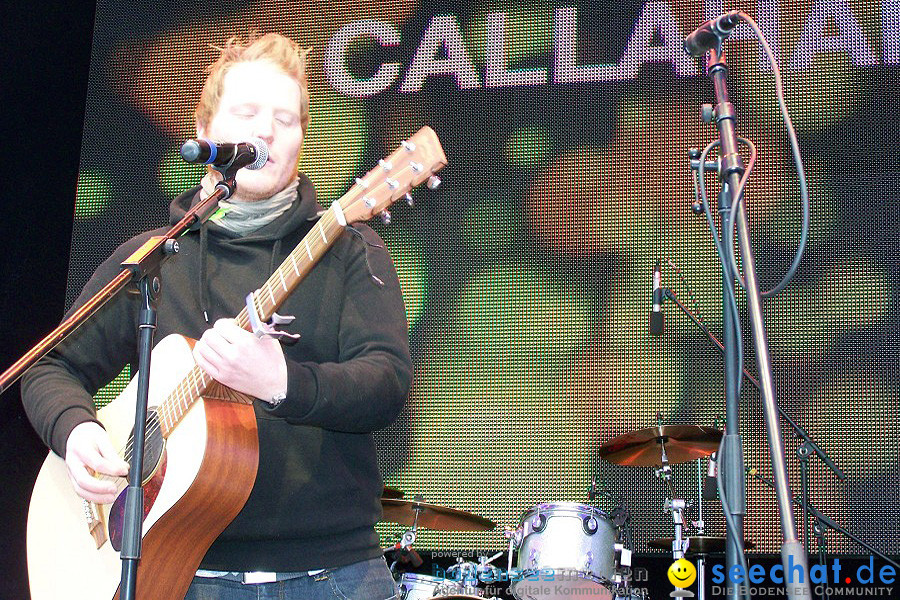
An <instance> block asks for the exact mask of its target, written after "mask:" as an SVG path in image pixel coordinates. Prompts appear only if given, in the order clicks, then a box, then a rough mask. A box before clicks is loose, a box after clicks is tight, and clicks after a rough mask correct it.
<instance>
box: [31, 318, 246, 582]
mask: <svg viewBox="0 0 900 600" xmlns="http://www.w3.org/2000/svg"><path fill="white" fill-rule="evenodd" d="M191 346H192V341H191V340H189V339H187V338H184V337H182V336H179V335H170V336H167V337H166V338H164V339H163V340H161V341H160V342H159V344H157V346H156V347H155V348H154V350H153V359H152V362H151V364H152V366H151V371H150V407H151V408H152V407H155V406H159V405H160V404H161V403H162V402H163V401H164V400H165V399H166V398H167V397H168V395H169V393H170V392H171V391H172V390H173V389H174V388H175V387H176V385H178V384H179V382H181V380H182V379H184V377H185V375H186V374H187V373H188V372H189V371H190V370H191V368H192V367H193V366H194V361H193V358H192V357H191ZM219 388H221V389H222V391H225V392H228V393H224V394H215V393H213V394H210V393H207V394H205V396H204V397H202V398H199V399H197V400H195V401H194V402H193V404H192V406H190V408H189V409H188V410H187V411H186V413H185V414H184V416H183V418H182V419H181V421H180V422H179V423H178V424H177V426H175V428H174V429H172V430H171V431H170V432H169V434H168V436H167V437H166V440H165V445H164V454H163V460H162V461H161V463H160V467H159V468H158V469H157V470H156V472H155V473H154V475H153V477H152V481H147V482H145V485H144V488H145V500H146V505H147V506H145V511H146V514H145V518H144V521H143V537H142V549H141V561H140V563H139V566H138V569H137V587H136V596H137V598H138V600H182V599H183V598H184V595H185V593H186V592H187V588H188V587H189V586H190V583H191V579H192V578H193V575H194V572H195V571H196V570H197V567H198V566H199V564H200V561H201V560H202V559H203V556H204V555H205V554H206V551H207V549H208V548H209V546H210V545H211V544H212V542H213V541H214V540H215V539H216V538H217V537H218V535H219V534H220V533H221V532H222V531H223V530H224V529H225V527H226V526H227V525H228V524H229V523H230V522H231V521H232V519H234V517H235V516H236V515H237V514H238V512H240V510H241V508H242V507H243V506H244V503H245V502H246V501H247V498H248V497H249V495H250V490H251V488H252V487H253V483H254V481H255V479H256V470H257V465H258V461H259V443H258V439H257V431H256V417H255V415H254V412H253V406H252V400H251V399H249V398H247V397H246V396H241V395H239V394H237V393H236V392H233V391H231V390H227V388H223V387H222V386H219ZM136 392H137V378H134V379H133V380H132V381H131V382H130V383H129V384H128V387H126V388H125V390H124V391H123V392H122V394H121V395H120V396H119V397H118V398H116V399H115V400H114V401H113V402H111V403H110V404H109V405H107V406H105V407H103V408H102V409H100V410H99V411H98V413H97V414H98V418H99V420H100V421H101V423H103V426H104V427H105V428H106V430H107V432H109V435H110V437H111V438H112V442H113V445H114V447H116V448H124V447H125V446H126V443H127V442H128V439H129V436H130V435H131V430H132V427H133V425H134V410H135V408H134V407H135V398H136ZM211 396H221V397H218V398H213V397H211ZM226 398H227V399H226ZM236 399H238V400H237V401H236ZM126 483H127V482H125V481H124V480H122V484H121V485H120V487H121V488H122V489H123V492H122V494H123V496H124V486H125V484H126ZM154 496H155V497H154ZM151 501H152V504H151ZM111 506H112V505H95V504H93V503H87V502H86V501H84V500H82V498H81V497H80V496H78V495H77V494H75V492H74V490H73V488H72V484H71V483H70V481H69V477H68V474H67V472H66V465H65V462H64V461H63V459H62V458H60V457H59V456H57V455H56V454H54V453H53V452H51V453H50V455H49V456H48V457H47V459H46V460H45V461H44V465H43V466H42V468H41V471H40V473H39V475H38V478H37V481H36V482H35V486H34V491H33V492H32V497H31V504H30V507H29V512H28V540H27V557H28V575H29V583H30V586H31V597H32V599H33V600H51V599H52V600H56V599H59V598H67V599H71V600H107V599H113V598H118V588H119V580H120V577H121V571H122V563H121V559H120V557H119V552H118V551H117V550H116V549H115V548H113V543H112V540H111V539H110V530H115V529H117V528H118V529H121V522H120V517H119V516H118V514H117V513H115V512H114V513H113V514H112V516H111V514H110V507H111ZM91 509H93V510H95V511H96V512H95V513H94V518H95V525H96V526H97V527H96V529H95V531H94V534H93V535H92V532H91V530H90V526H89V522H90V520H91V519H90V518H89V516H88V513H86V511H89V510H91ZM116 545H118V544H116Z"/></svg>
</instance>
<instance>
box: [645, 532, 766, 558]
mask: <svg viewBox="0 0 900 600" xmlns="http://www.w3.org/2000/svg"><path fill="white" fill-rule="evenodd" d="M688 539H689V540H690V541H691V542H690V544H688V551H687V553H688V554H721V553H723V552H725V538H723V537H716V536H712V535H694V536H690V537H688ZM674 541H675V538H670V537H669V538H657V539H655V540H650V541H649V542H647V545H648V546H650V547H651V548H661V549H663V550H671V549H672V542H674ZM754 548H756V544H754V543H753V542H751V541H748V540H744V550H753V549H754Z"/></svg>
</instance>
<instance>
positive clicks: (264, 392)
mask: <svg viewBox="0 0 900 600" xmlns="http://www.w3.org/2000/svg"><path fill="white" fill-rule="evenodd" d="M194 360H196V361H197V364H198V365H199V366H200V368H201V369H203V370H204V371H206V373H207V374H208V375H209V376H210V377H212V378H213V379H215V380H216V381H218V382H219V383H221V384H224V385H227V386H228V387H230V388H231V389H233V390H237V391H238V392H243V393H245V394H249V395H251V396H253V397H254V398H259V399H261V400H266V401H268V400H270V399H271V398H273V397H274V396H275V395H276V394H283V393H284V392H285V391H287V363H286V362H285V360H284V351H282V349H281V344H279V343H278V340H274V339H272V338H269V337H263V338H258V337H256V336H255V335H253V334H252V333H251V332H249V331H247V330H246V329H241V328H240V327H238V326H237V324H236V323H235V322H234V319H219V320H218V321H216V323H215V325H213V327H212V329H207V330H206V331H205V332H204V333H203V337H201V338H200V340H199V341H198V342H197V343H196V344H195V345H194Z"/></svg>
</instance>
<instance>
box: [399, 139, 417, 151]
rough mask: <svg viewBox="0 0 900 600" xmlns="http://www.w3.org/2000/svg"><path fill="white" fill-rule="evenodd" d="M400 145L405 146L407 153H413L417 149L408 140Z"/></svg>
mask: <svg viewBox="0 0 900 600" xmlns="http://www.w3.org/2000/svg"><path fill="white" fill-rule="evenodd" d="M400 145H401V146H403V147H404V148H405V149H406V151H407V152H412V151H413V150H415V149H416V145H415V144H413V143H412V142H410V141H408V140H403V141H402V142H400Z"/></svg>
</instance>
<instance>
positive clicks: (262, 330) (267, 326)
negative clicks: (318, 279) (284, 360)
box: [245, 292, 300, 346]
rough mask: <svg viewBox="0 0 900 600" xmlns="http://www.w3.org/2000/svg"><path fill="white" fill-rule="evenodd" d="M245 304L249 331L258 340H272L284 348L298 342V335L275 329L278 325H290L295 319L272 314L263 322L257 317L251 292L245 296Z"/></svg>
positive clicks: (289, 316)
mask: <svg viewBox="0 0 900 600" xmlns="http://www.w3.org/2000/svg"><path fill="white" fill-rule="evenodd" d="M245 303H246V305H247V318H248V321H249V322H250V330H251V331H252V332H253V335H255V336H256V337H258V338H261V337H270V338H274V339H276V340H278V341H279V342H281V343H282V344H284V345H286V346H292V345H294V344H296V343H297V342H298V341H299V340H300V334H299V333H288V332H287V331H282V330H280V329H278V328H277V327H278V326H279V325H290V324H291V323H293V322H294V319H295V317H293V316H291V315H279V314H278V313H276V312H273V313H272V317H271V318H270V319H269V320H268V321H263V320H262V319H261V318H260V317H259V313H258V312H256V303H255V302H254V300H253V292H250V293H249V294H247V298H246V300H245Z"/></svg>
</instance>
